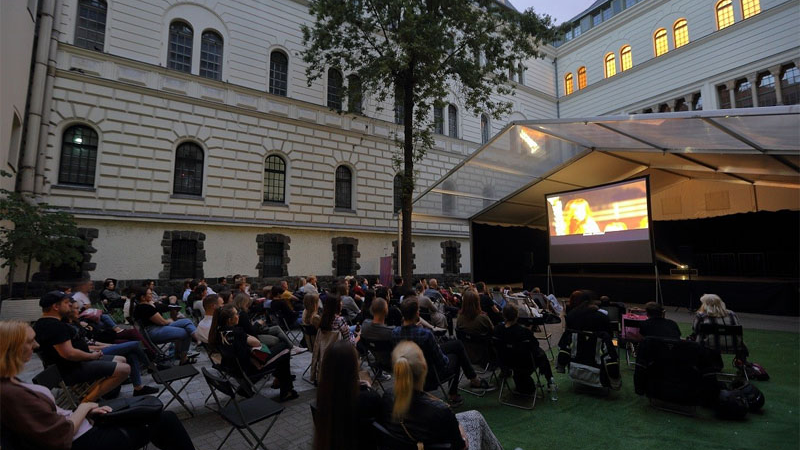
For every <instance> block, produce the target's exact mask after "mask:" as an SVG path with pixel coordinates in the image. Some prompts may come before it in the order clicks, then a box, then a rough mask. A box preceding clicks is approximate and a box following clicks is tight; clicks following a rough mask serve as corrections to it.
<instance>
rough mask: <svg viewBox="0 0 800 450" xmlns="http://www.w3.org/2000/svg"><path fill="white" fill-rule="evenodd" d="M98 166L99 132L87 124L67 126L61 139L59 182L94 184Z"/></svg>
mask: <svg viewBox="0 0 800 450" xmlns="http://www.w3.org/2000/svg"><path fill="white" fill-rule="evenodd" d="M15 162H16V161H15ZM96 167H97V133H95V131H94V130H93V129H91V128H89V127H87V126H85V125H75V126H71V127H69V128H67V130H66V131H64V136H63V138H62V140H61V161H60V163H59V170H58V183H59V184H77V185H80V186H94V172H95V168H96Z"/></svg>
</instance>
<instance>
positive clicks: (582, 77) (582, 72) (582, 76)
mask: <svg viewBox="0 0 800 450" xmlns="http://www.w3.org/2000/svg"><path fill="white" fill-rule="evenodd" d="M585 87H586V67H581V68H579V69H578V89H583V88H585Z"/></svg>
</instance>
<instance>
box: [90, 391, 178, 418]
mask: <svg viewBox="0 0 800 450" xmlns="http://www.w3.org/2000/svg"><path fill="white" fill-rule="evenodd" d="M100 406H109V407H111V412H109V413H105V414H96V415H93V416H92V419H93V420H94V423H95V424H97V425H122V424H126V425H130V424H136V423H150V422H152V421H154V420H156V419H157V418H158V416H159V415H160V414H161V410H163V409H164V404H163V403H161V400H159V399H157V398H156V397H153V396H152V395H143V396H141V397H129V398H115V399H113V400H108V401H104V402H101V403H100Z"/></svg>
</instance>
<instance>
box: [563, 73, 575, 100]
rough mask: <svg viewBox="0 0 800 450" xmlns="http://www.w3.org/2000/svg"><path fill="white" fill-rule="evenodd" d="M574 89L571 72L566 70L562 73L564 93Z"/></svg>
mask: <svg viewBox="0 0 800 450" xmlns="http://www.w3.org/2000/svg"><path fill="white" fill-rule="evenodd" d="M573 89H575V86H574V85H573V82H572V72H567V74H566V75H564V95H569V94H572V90H573Z"/></svg>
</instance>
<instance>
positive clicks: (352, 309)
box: [336, 282, 361, 323]
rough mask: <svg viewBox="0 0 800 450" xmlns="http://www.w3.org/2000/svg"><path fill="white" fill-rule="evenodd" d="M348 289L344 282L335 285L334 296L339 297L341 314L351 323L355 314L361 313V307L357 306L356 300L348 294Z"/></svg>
mask: <svg viewBox="0 0 800 450" xmlns="http://www.w3.org/2000/svg"><path fill="white" fill-rule="evenodd" d="M349 290H350V289H349V288H348V286H347V283H346V282H345V283H339V284H337V285H336V296H337V297H339V299H340V301H341V303H342V315H343V316H344V317H345V318H346V319H347V321H348V322H349V323H353V322H354V321H355V318H356V316H358V315H359V314H360V313H361V308H359V307H358V305H357V304H356V301H355V300H353V297H351V296H350V294H349Z"/></svg>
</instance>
